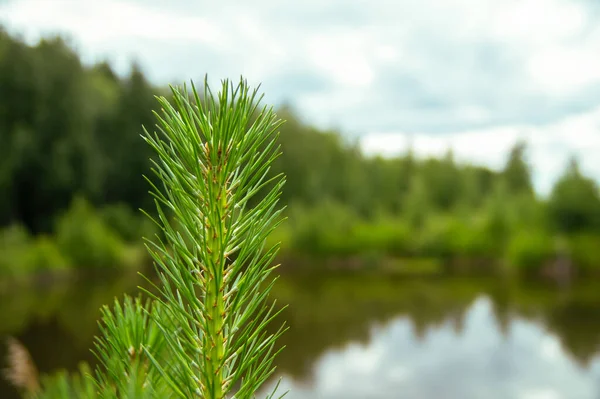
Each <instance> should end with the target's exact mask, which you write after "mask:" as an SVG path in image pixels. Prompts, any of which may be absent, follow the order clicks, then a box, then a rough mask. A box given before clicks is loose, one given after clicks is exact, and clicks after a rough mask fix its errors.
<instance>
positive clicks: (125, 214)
mask: <svg viewBox="0 0 600 399" xmlns="http://www.w3.org/2000/svg"><path fill="white" fill-rule="evenodd" d="M100 214H101V217H102V220H103V221H104V222H105V223H106V224H107V225H108V226H109V227H110V228H111V229H112V230H113V231H115V232H116V233H117V234H118V235H119V236H120V237H121V238H122V239H124V240H125V241H127V242H130V243H131V242H141V239H142V237H146V238H151V237H153V236H154V234H156V233H157V232H158V229H157V228H156V225H155V224H154V223H153V222H152V221H151V220H150V219H148V218H147V217H146V216H144V215H143V214H142V213H141V212H137V213H135V212H133V211H132V210H131V209H130V208H129V207H128V206H127V205H125V204H114V205H108V206H105V207H103V208H102V210H101V211H100Z"/></svg>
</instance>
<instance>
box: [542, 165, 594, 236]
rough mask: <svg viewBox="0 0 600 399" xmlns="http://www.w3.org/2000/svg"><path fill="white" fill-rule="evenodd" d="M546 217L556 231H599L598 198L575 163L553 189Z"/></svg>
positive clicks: (591, 184) (589, 182) (590, 181)
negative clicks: (549, 219)
mask: <svg viewBox="0 0 600 399" xmlns="http://www.w3.org/2000/svg"><path fill="white" fill-rule="evenodd" d="M548 207H549V214H550V217H551V219H552V221H553V222H554V224H555V226H556V227H557V228H558V230H559V231H561V232H565V233H575V232H581V231H585V230H587V231H589V230H592V229H595V230H597V229H598V227H600V194H599V193H598V187H597V185H596V183H595V182H594V181H593V180H591V179H589V178H586V177H584V176H583V175H582V174H581V172H580V170H579V165H578V164H577V161H576V160H575V159H573V160H571V162H570V163H569V165H568V168H567V170H566V171H565V173H564V174H563V176H562V177H561V178H560V179H559V181H558V182H557V183H556V185H555V186H554V189H553V190H552V193H551V195H550V200H549V203H548Z"/></svg>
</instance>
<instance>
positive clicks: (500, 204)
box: [0, 30, 600, 266]
mask: <svg viewBox="0 0 600 399" xmlns="http://www.w3.org/2000/svg"><path fill="white" fill-rule="evenodd" d="M166 93H168V90H167V88H165V87H157V86H154V85H152V84H151V83H150V82H149V81H148V79H147V78H146V77H145V75H144V73H143V71H142V70H141V68H140V67H139V66H137V65H132V67H131V70H130V72H129V73H128V74H127V76H119V75H118V74H117V73H115V71H114V70H113V68H112V67H111V65H110V64H109V63H108V62H99V63H96V64H94V65H91V66H88V65H84V64H83V63H82V62H81V60H80V57H79V56H78V54H77V53H76V52H75V51H74V50H73V49H72V48H71V47H70V46H69V45H68V43H67V42H65V41H64V40H63V39H62V38H60V37H53V38H45V39H42V40H40V41H39V42H38V43H36V44H35V45H29V44H27V43H25V41H24V40H22V39H21V38H19V37H15V36H11V35H10V34H8V33H7V32H5V31H2V30H0V143H1V145H0V192H1V193H2V195H1V196H0V227H5V228H6V227H8V226H14V225H21V226H24V227H25V229H26V230H27V231H28V232H29V233H30V234H32V235H40V234H53V233H54V232H55V230H56V229H57V223H58V220H59V219H60V218H61V216H63V215H64V214H65V213H66V212H67V211H68V210H69V209H70V208H72V204H73V203H74V199H75V198H85V199H86V200H87V201H88V202H89V203H90V204H91V206H92V207H93V208H97V209H101V208H106V207H107V206H118V207H120V208H119V209H126V210H127V212H129V213H132V214H135V215H137V214H139V212H138V209H139V208H143V209H153V208H154V207H153V204H152V201H153V199H152V197H151V196H150V195H149V194H148V188H149V187H148V184H147V182H146V181H145V180H144V179H143V177H142V175H150V165H151V164H150V157H151V151H150V148H149V147H148V146H147V144H146V143H145V142H144V141H143V140H142V139H141V138H140V134H141V133H142V128H141V127H142V125H144V126H146V127H147V128H152V127H153V126H154V123H155V120H154V116H153V114H152V110H153V109H156V108H157V102H156V100H155V99H154V95H155V94H163V95H164V94H166ZM277 112H278V115H279V116H280V117H281V118H283V119H285V120H286V123H285V124H284V125H283V127H282V128H281V137H280V143H281V146H282V150H283V155H282V156H281V157H280V158H279V159H278V160H277V161H276V164H275V165H274V168H273V170H272V171H271V173H272V174H275V173H278V172H285V174H286V175H287V183H286V186H285V188H284V192H283V197H282V200H283V201H284V202H285V203H286V204H287V205H289V212H288V213H289V216H290V222H289V223H288V225H287V227H284V231H283V232H282V237H285V239H286V240H287V242H288V244H287V245H288V246H289V247H290V251H291V250H296V251H299V252H311V251H312V252H313V253H315V254H317V253H319V254H326V253H328V251H329V252H335V251H336V249H335V248H334V247H335V246H336V245H338V244H339V245H342V244H343V243H342V242H343V241H346V244H345V245H350V244H347V243H348V242H350V241H351V240H348V239H347V238H348V234H350V235H354V236H357V235H358V236H361V237H362V238H361V240H362V241H361V240H358V241H356V242H355V244H353V245H355V246H361V247H368V246H369V245H370V244H369V240H371V241H373V240H375V238H373V237H375V236H377V235H380V236H382V237H384V238H382V242H384V244H381V245H380V246H377V245H375V244H373V245H375V248H376V249H377V250H378V251H380V252H381V251H383V252H394V250H395V251H396V252H398V254H399V255H402V256H404V255H423V254H425V255H427V254H434V255H436V256H440V257H444V256H446V257H447V256H451V255H452V251H453V250H454V249H452V248H450V247H452V245H455V244H452V245H450V246H449V244H448V243H449V242H451V241H452V240H454V241H456V240H459V241H460V240H463V241H464V243H458V244H456V245H458V246H459V247H460V246H461V245H462V246H465V245H466V246H473V245H475V244H473V242H479V241H486V242H485V243H483V242H482V243H480V244H477V245H478V248H471V249H472V250H473V251H475V253H476V254H475V255H476V256H474V257H480V254H479V252H481V254H494V255H497V256H500V254H501V253H502V254H505V253H507V252H511V251H513V252H514V251H516V252H519V249H518V248H519V245H521V246H522V245H524V244H519V243H523V242H530V243H533V244H531V245H530V247H529V248H528V250H525V252H527V253H528V254H529V252H533V254H534V255H532V256H534V258H535V256H537V257H538V258H539V257H540V256H541V257H544V256H546V255H547V252H548V251H550V249H549V248H550V246H552V248H553V250H554V248H555V245H554V241H556V240H555V239H556V238H559V239H560V238H565V239H566V240H567V241H569V239H570V237H581V236H585V237H586V238H585V240H583V241H584V242H585V243H586V244H585V245H584V247H586V248H588V249H589V248H591V249H590V250H587V251H586V252H590V251H592V252H594V253H599V254H600V250H598V249H594V248H596V244H598V243H600V241H598V240H597V238H596V237H600V196H599V191H598V186H597V184H596V182H595V181H594V180H593V179H591V178H589V177H587V176H585V175H584V174H583V173H582V171H581V170H580V168H579V166H578V163H577V159H575V158H573V159H572V160H571V162H570V163H569V164H568V165H566V166H565V170H564V172H563V174H562V176H561V177H560V178H559V179H558V180H557V182H556V183H555V185H554V187H553V189H552V192H551V194H550V196H549V198H547V199H543V198H541V197H540V196H539V195H537V194H536V192H535V190H534V188H533V185H532V180H531V167H530V165H529V164H528V162H527V143H525V142H519V143H517V144H516V145H515V146H514V147H513V148H512V150H511V151H510V153H509V154H507V158H506V162H505V165H504V167H503V168H502V169H501V170H491V169H489V168H486V167H482V166H477V165H469V164H463V163H459V162H457V161H456V160H455V159H454V157H453V154H452V152H451V151H448V153H447V154H446V155H445V156H444V157H441V158H429V159H420V158H418V157H416V156H415V155H414V154H413V153H412V152H411V151H408V152H407V153H405V154H402V155H399V156H397V157H394V158H382V157H366V156H364V155H363V154H362V153H361V150H360V148H359V146H358V144H357V143H355V142H350V141H348V140H347V139H345V138H344V136H343V135H342V134H341V133H340V132H337V131H324V130H321V129H317V128H315V127H313V126H309V125H307V124H304V123H302V122H301V121H300V119H299V118H298V116H297V114H296V112H295V111H294V110H293V109H292V108H291V107H288V106H280V107H279V108H278V110H277ZM574 134H576V132H574ZM81 207H83V205H81V204H80V208H81ZM108 213H110V212H108ZM113 214H114V213H113ZM121 214H124V213H121ZM109 219H110V218H109ZM115 219H119V218H118V217H116V218H115V217H113V218H112V219H111V220H109V223H108V224H112V225H113V227H115V228H116V229H117V230H119V228H118V226H116V225H118V224H119V221H118V220H115ZM121 224H123V223H121ZM357 226H362V229H363V231H362V233H357V230H360V228H359V227H357ZM126 227H127V226H125V227H123V226H121V230H122V229H124V228H126ZM461 232H462V233H461ZM528 232H529V233H528ZM463 233H464V234H463ZM134 235H135V234H134ZM402 235H405V236H410V237H413V238H414V237H418V241H419V243H418V245H417V244H414V243H413V244H410V245H408V244H406V243H398V239H397V238H398V237H399V236H402ZM336 236H337V237H336ZM390 237H392V238H393V239H392V238H390ZM461 237H462V238H461ZM515 237H518V239H517V238H515ZM540 237H542V238H540ZM590 237H591V238H590ZM394 239H396V247H394V245H395V244H393V243H392V244H390V240H391V241H394ZM411 239H412V238H411ZM415 239H416V238H415ZM328 240H329V241H328ZM407 240H408V239H407ZM478 240H479V241H478ZM488 241H489V242H488ZM511 241H514V242H513V243H512V244H511ZM517 241H518V242H517ZM542 241H543V243H542ZM550 241H552V242H553V244H552V245H550ZM336 242H338V244H335V243H336ZM569 242H571V241H569ZM577 242H578V243H580V242H581V240H579V241H577ZM536 243H537V244H536ZM390 245H391V246H392V247H393V248H392V249H390ZM407 245H408V247H407ZM456 245H455V246H456ZM578 245H579V244H578ZM582 245H583V244H582ZM0 246H1V245H0ZM400 247H401V248H400ZM417 247H418V248H417ZM541 247H544V248H545V249H544V250H541V249H540V248H541ZM575 247H577V245H575V244H572V245H570V246H569V248H571V250H573V251H575V249H574V248H575ZM598 247H599V248H600V246H598ZM461 248H462V247H461ZM511 248H512V249H511ZM515 248H516V249H515ZM531 248H533V249H534V250H533V251H531ZM338 249H339V248H338ZM363 249H364V248H356V251H354V252H361V251H362V250H363ZM471 249H469V251H470V250H471ZM340 251H341V250H340ZM344 251H346V252H348V249H347V248H346V249H344ZM344 251H341V252H344ZM449 251H450V252H449ZM478 251H479V252H478ZM536 251H537V252H536ZM350 252H353V251H350ZM521 252H522V250H521ZM540 252H541V253H543V254H542V255H543V256H542V255H540ZM577 252H582V250H580V249H577ZM449 253H450V255H449ZM471 255H472V254H471ZM471 255H469V256H471ZM529 255H531V254H529ZM529 255H527V256H529ZM527 256H525V258H526V260H527ZM538 258H536V259H538ZM590 262H591V261H590ZM594 262H595V260H594ZM598 263H599V264H598V266H600V258H599V259H598Z"/></svg>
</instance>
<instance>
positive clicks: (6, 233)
mask: <svg viewBox="0 0 600 399" xmlns="http://www.w3.org/2000/svg"><path fill="white" fill-rule="evenodd" d="M32 247H33V239H32V238H31V237H30V235H29V233H28V232H27V229H25V227H23V226H21V225H13V226H9V227H7V228H5V229H3V230H2V231H1V232H0V275H2V276H12V277H16V276H23V275H27V274H29V273H31V272H33V271H34V270H35V254H34V252H33V251H31V249H32Z"/></svg>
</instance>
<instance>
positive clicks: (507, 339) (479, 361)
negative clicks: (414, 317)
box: [281, 297, 600, 399]
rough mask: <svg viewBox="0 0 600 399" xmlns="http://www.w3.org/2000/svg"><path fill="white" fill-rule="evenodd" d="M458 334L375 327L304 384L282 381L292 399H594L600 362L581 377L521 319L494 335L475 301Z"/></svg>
mask: <svg viewBox="0 0 600 399" xmlns="http://www.w3.org/2000/svg"><path fill="white" fill-rule="evenodd" d="M463 319H464V324H463V326H462V328H461V329H460V331H457V330H456V325H455V324H453V322H452V321H451V320H449V321H447V322H446V323H443V324H442V325H438V326H436V327H434V328H432V329H429V330H428V331H427V332H426V333H425V334H424V335H423V336H422V337H421V338H419V337H418V336H416V335H415V334H414V326H413V323H412V321H411V320H410V319H408V318H407V317H399V318H394V319H393V320H391V321H390V322H388V323H386V324H385V325H380V326H374V327H372V328H371V330H370V334H369V335H370V337H369V339H368V341H367V342H364V343H358V342H351V343H348V344H346V345H345V346H344V347H343V348H339V349H336V350H328V351H326V352H325V353H323V354H322V355H321V356H320V357H319V358H318V359H317V360H316V361H315V364H314V365H313V369H312V372H311V375H312V376H311V378H310V379H309V380H310V382H309V383H307V379H305V378H302V377H293V376H291V375H287V374H285V373H283V375H282V377H283V381H282V385H281V387H283V388H284V389H289V390H290V393H289V394H288V396H287V397H288V398H290V399H304V398H322V399H338V398H340V399H341V398H356V399H358V398H373V399H378V398H382V399H383V398H386V399H387V398H498V399H500V398H502V399H505V398H523V399H529V398H531V399H533V398H582V399H583V398H598V397H600V391H599V390H598V382H600V380H599V378H600V362H599V361H594V362H592V363H591V366H590V367H589V368H588V369H587V370H586V369H582V368H581V367H580V366H578V365H577V363H576V362H574V361H573V360H572V359H571V358H570V357H569V356H568V355H566V354H565V353H564V352H563V350H562V348H561V344H560V340H559V339H558V338H557V337H555V336H554V335H551V334H547V333H546V332H545V331H544V330H543V329H541V328H540V327H539V326H538V325H537V324H535V323H533V322H530V321H527V320H523V319H520V318H516V319H513V320H512V321H511V323H510V333H508V334H507V335H506V336H505V335H503V334H502V333H501V332H500V331H499V330H498V329H497V328H496V325H495V323H496V320H495V316H494V312H493V305H492V303H491V301H490V300H489V299H488V298H487V297H479V298H478V299H477V300H476V301H475V302H474V303H473V304H472V305H471V306H470V307H469V309H468V312H467V313H466V314H465V315H464V318H463Z"/></svg>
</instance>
